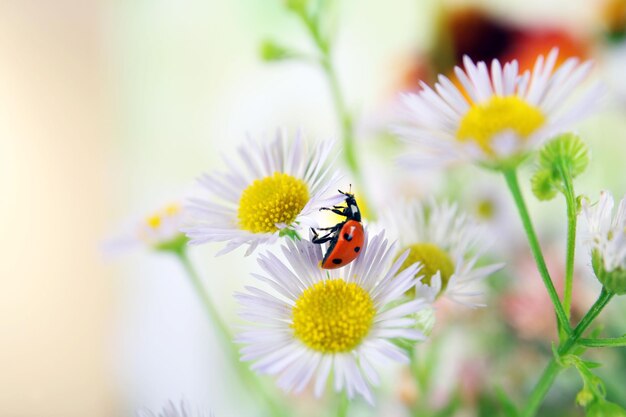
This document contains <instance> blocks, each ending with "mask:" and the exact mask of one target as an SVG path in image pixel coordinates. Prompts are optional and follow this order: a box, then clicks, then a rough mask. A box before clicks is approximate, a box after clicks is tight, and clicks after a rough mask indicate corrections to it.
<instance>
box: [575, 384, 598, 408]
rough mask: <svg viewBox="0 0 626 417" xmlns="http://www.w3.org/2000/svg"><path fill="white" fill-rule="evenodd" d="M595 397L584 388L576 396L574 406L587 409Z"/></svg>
mask: <svg viewBox="0 0 626 417" xmlns="http://www.w3.org/2000/svg"><path fill="white" fill-rule="evenodd" d="M595 399H596V397H595V395H593V392H591V390H590V389H588V388H587V387H586V386H585V387H584V388H583V389H582V390H580V392H579V393H578V394H577V395H576V404H578V405H580V406H581V407H587V406H588V405H589V404H590V403H591V402H592V401H593V400H595Z"/></svg>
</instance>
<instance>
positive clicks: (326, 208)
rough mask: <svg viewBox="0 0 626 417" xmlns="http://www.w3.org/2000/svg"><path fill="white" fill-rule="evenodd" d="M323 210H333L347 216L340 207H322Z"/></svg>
mask: <svg viewBox="0 0 626 417" xmlns="http://www.w3.org/2000/svg"><path fill="white" fill-rule="evenodd" d="M322 210H326V211H332V212H333V213H335V214H338V215H340V216H345V215H346V214H345V213H344V212H343V210H339V209H336V208H328V207H322V208H321V209H320V211H322Z"/></svg>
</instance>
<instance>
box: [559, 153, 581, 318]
mask: <svg viewBox="0 0 626 417" xmlns="http://www.w3.org/2000/svg"><path fill="white" fill-rule="evenodd" d="M559 172H560V174H561V179H562V180H563V184H564V186H565V187H564V190H563V194H564V196H565V203H566V204H567V253H566V261H565V289H564V292H563V309H564V310H565V314H566V315H567V319H568V320H569V319H570V317H571V308H572V287H573V282H574V256H575V252H576V221H577V217H578V216H577V207H576V194H575V193H574V184H573V182H572V176H571V175H570V174H569V173H568V172H567V170H566V169H565V167H564V166H563V165H560V166H559Z"/></svg>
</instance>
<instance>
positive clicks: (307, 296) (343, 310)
mask: <svg viewBox="0 0 626 417" xmlns="http://www.w3.org/2000/svg"><path fill="white" fill-rule="evenodd" d="M365 233H366V238H365V242H364V245H363V248H362V250H361V251H360V254H359V256H358V257H357V259H355V260H354V261H353V262H352V263H350V264H348V265H347V266H345V267H342V268H338V269H334V270H332V271H325V270H322V269H321V268H320V262H321V260H322V258H323V254H322V251H321V249H320V246H319V245H315V244H313V243H311V242H309V241H306V240H301V241H288V242H287V243H286V244H285V245H283V248H282V249H283V255H284V260H283V259H279V258H278V257H276V256H273V255H271V254H263V255H261V256H260V260H259V263H260V264H261V266H262V268H263V271H264V274H263V275H258V274H253V276H254V277H255V278H258V279H259V280H260V281H261V282H262V283H265V284H269V286H270V287H272V289H273V292H275V294H273V293H270V292H268V291H266V290H261V289H257V288H255V287H246V292H244V293H238V294H236V299H237V301H238V302H239V304H240V305H241V316H242V317H244V318H245V319H247V320H249V321H251V322H252V323H253V324H254V326H255V327H253V328H252V329H249V328H247V329H245V330H244V331H243V332H242V333H241V334H240V335H239V336H238V337H237V339H236V340H237V341H238V342H239V343H242V344H243V345H244V346H243V347H242V349H241V353H242V360H252V361H254V363H253V364H252V369H254V370H255V371H258V372H260V373H265V374H270V375H276V377H277V384H278V385H279V386H280V387H281V388H283V389H284V390H286V391H295V392H299V391H301V390H303V389H305V387H306V386H308V385H309V384H310V383H313V385H314V392H315V395H316V396H320V395H321V394H322V392H323V390H324V387H325V386H326V381H327V379H328V378H329V376H330V375H331V374H332V378H333V386H334V389H335V390H336V391H345V392H346V393H347V395H348V397H350V398H351V397H353V396H355V395H357V394H359V395H361V396H362V397H363V398H364V399H365V400H366V401H367V402H369V403H370V404H373V402H374V396H373V393H372V388H371V386H372V385H378V383H379V382H380V378H379V376H378V373H377V372H376V370H375V366H378V365H379V364H380V362H382V364H386V363H387V362H389V361H400V362H403V363H404V362H406V361H407V360H408V359H407V358H408V357H407V355H406V354H405V353H403V351H402V350H401V349H399V348H397V347H396V346H395V345H393V344H392V343H391V342H390V340H392V339H405V340H406V341H412V342H416V341H420V340H423V339H424V335H423V334H422V333H420V332H419V331H417V330H416V329H415V325H416V323H415V318H414V315H415V313H416V312H418V311H419V310H421V309H422V308H423V307H424V306H425V305H426V302H425V301H424V300H415V299H412V300H407V299H406V298H405V297H404V295H403V293H404V292H405V291H406V290H408V289H409V288H410V287H411V286H412V285H413V284H414V283H415V278H414V277H413V275H414V274H415V272H416V271H417V266H416V267H413V268H412V269H410V270H408V271H406V272H401V273H396V272H397V270H398V266H397V265H395V266H393V268H392V263H393V257H394V255H395V246H394V245H389V244H388V242H387V239H385V237H384V234H383V233H380V234H377V235H374V236H371V237H370V236H369V233H368V232H367V230H366V231H365ZM390 269H391V270H390ZM395 286H399V287H400V288H401V290H402V291H401V292H400V293H398V296H397V297H396V298H392V297H389V294H391V293H393V291H394V288H395ZM376 293H381V294H385V295H386V296H387V297H386V299H385V300H384V301H383V300H381V299H380V298H376V296H375V294H376ZM337 317H341V323H342V326H336V324H335V323H336V322H337ZM346 326H347V327H346ZM253 329H258V330H253Z"/></svg>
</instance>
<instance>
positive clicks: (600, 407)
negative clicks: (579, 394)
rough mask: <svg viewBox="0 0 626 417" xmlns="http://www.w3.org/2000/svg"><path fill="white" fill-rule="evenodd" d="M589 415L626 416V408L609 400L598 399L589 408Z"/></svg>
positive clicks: (593, 416) (605, 416)
mask: <svg viewBox="0 0 626 417" xmlns="http://www.w3.org/2000/svg"><path fill="white" fill-rule="evenodd" d="M586 415H587V417H626V410H624V409H623V408H622V407H620V406H619V405H617V404H615V403H612V402H609V401H604V400H601V401H596V402H594V403H593V404H591V405H590V406H589V407H588V408H587V413H586Z"/></svg>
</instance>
